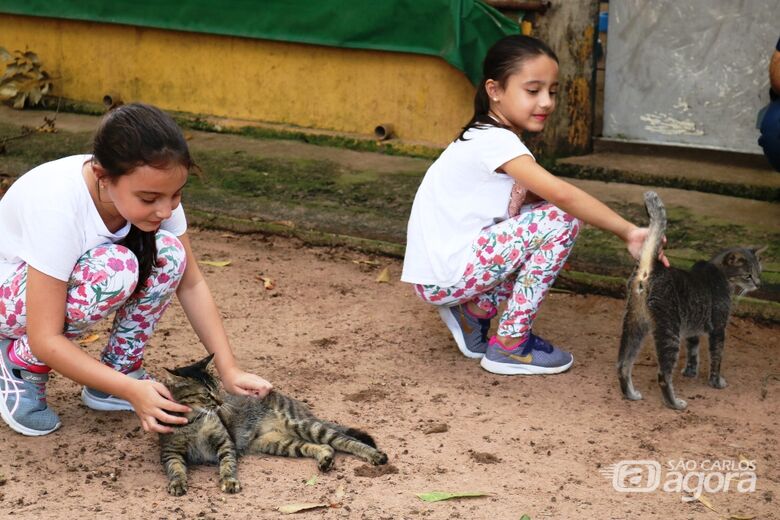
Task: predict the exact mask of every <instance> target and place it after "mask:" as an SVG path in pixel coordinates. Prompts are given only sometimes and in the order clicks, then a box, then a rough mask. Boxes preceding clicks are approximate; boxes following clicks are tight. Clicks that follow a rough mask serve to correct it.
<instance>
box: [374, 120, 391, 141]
mask: <svg viewBox="0 0 780 520" xmlns="http://www.w3.org/2000/svg"><path fill="white" fill-rule="evenodd" d="M374 137H376V138H377V140H379V141H385V140H387V139H390V138H391V137H393V125H392V124H391V123H382V124H380V125H376V128H374Z"/></svg>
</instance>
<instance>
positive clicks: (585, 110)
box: [0, 0, 597, 155]
mask: <svg viewBox="0 0 780 520" xmlns="http://www.w3.org/2000/svg"><path fill="white" fill-rule="evenodd" d="M596 10H597V2H596V1H595V0H566V1H565V2H553V8H552V9H550V10H549V11H548V12H547V13H546V14H544V15H539V16H536V17H535V23H534V29H533V33H532V34H533V36H537V37H539V38H542V39H544V40H545V41H547V43H549V44H550V46H551V47H552V48H553V49H554V50H555V51H556V53H557V54H558V56H559V58H560V83H561V88H560V89H559V93H560V94H559V99H558V108H557V110H556V113H555V114H554V115H553V117H552V119H551V121H550V122H549V123H548V128H547V129H546V130H545V132H544V133H543V134H542V135H539V136H534V137H530V142H529V144H531V145H532V146H533V147H534V148H535V149H536V151H538V152H543V153H552V154H558V155H565V154H570V153H584V152H586V151H588V150H589V149H590V146H591V134H592V129H591V127H592V106H593V105H592V98H593V94H592V92H593V42H594V23H595V18H596ZM0 46H4V47H6V48H7V49H8V50H14V49H30V50H33V51H35V52H36V53H38V55H39V56H40V58H41V60H42V62H43V66H44V69H45V70H47V71H48V72H50V73H51V74H52V75H53V76H55V78H56V79H55V81H54V93H55V94H56V95H62V96H63V97H65V98H68V99H74V100H79V101H88V102H93V103H100V102H101V100H102V99H103V96H104V95H105V94H106V93H109V92H118V93H119V94H121V96H122V99H123V100H124V101H126V102H127V101H136V100H137V101H144V102H148V103H153V104H155V105H158V106H160V107H162V108H164V109H167V110H174V111H182V112H190V113H196V114H204V115H214V116H220V117H229V118H237V119H246V120H251V121H262V122H269V123H282V124H288V125H296V126H300V127H304V128H315V129H324V130H334V131H337V132H347V133H356V134H363V135H371V134H372V133H373V129H374V127H375V126H376V125H377V124H379V123H391V124H393V125H394V128H395V130H396V134H397V136H398V137H399V138H401V139H404V140H409V141H420V142H425V143H428V144H433V145H438V146H444V145H446V144H448V143H449V142H450V141H451V140H452V139H453V138H454V137H455V136H456V135H457V134H458V130H459V129H460V127H461V126H462V125H463V124H465V123H466V121H468V119H469V118H470V117H471V115H472V112H473V99H474V87H473V85H471V83H470V82H469V81H468V80H467V79H466V76H465V75H464V74H463V73H462V72H461V71H459V70H457V69H455V68H454V67H452V66H450V65H449V64H447V63H446V62H445V61H444V60H442V59H439V58H435V57H429V56H421V55H417V54H405V53H392V52H381V51H363V50H351V49H339V48H333V47H321V46H315V45H302V44H295V43H279V42H272V41H267V40H255V39H247V38H238V37H227V36H217V35H207V34H197V33H187V32H177V31H163V30H157V29H147V28H139V27H131V26H124V25H110V24H97V23H90V22H79V21H69V20H54V19H48V18H33V17H22V16H12V15H0Z"/></svg>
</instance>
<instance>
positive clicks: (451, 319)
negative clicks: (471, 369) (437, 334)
mask: <svg viewBox="0 0 780 520" xmlns="http://www.w3.org/2000/svg"><path fill="white" fill-rule="evenodd" d="M439 316H441V319H442V320H443V321H444V323H445V324H446V325H447V328H448V329H450V332H452V337H453V338H455V343H457V344H458V348H459V349H460V352H461V353H462V354H463V355H464V356H466V357H467V358H472V359H479V358H481V357H482V356H484V355H485V351H486V350H487V346H488V339H487V335H488V330H490V318H477V317H475V316H472V315H471V314H470V313H469V312H468V311H467V310H466V304H465V303H464V304H461V305H455V306H454V307H439ZM491 318H492V316H491Z"/></svg>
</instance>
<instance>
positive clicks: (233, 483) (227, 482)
mask: <svg viewBox="0 0 780 520" xmlns="http://www.w3.org/2000/svg"><path fill="white" fill-rule="evenodd" d="M219 487H220V489H222V491H224V492H225V493H238V492H239V491H241V482H239V481H238V479H236V478H233V477H230V478H226V479H223V480H222V482H220V484H219Z"/></svg>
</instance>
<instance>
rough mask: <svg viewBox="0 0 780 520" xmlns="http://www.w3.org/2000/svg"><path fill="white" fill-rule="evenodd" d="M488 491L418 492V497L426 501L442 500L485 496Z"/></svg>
mask: <svg viewBox="0 0 780 520" xmlns="http://www.w3.org/2000/svg"><path fill="white" fill-rule="evenodd" d="M485 496H488V494H487V493H481V492H478V491H477V492H473V491H464V492H454V493H451V492H447V491H429V492H428V493H417V498H419V499H420V500H422V501H424V502H439V501H441V500H450V499H452V498H472V497H485Z"/></svg>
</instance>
